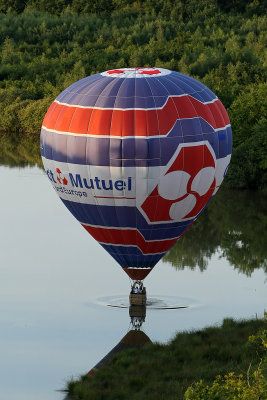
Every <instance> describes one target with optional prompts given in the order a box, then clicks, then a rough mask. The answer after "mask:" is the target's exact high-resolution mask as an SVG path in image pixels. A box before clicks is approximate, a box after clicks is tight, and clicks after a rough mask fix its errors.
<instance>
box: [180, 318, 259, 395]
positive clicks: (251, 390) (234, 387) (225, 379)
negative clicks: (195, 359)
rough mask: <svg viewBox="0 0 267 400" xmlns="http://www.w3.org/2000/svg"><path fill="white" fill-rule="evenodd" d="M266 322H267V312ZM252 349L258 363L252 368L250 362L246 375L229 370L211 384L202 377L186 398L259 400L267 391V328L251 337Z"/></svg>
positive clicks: (189, 390)
mask: <svg viewBox="0 0 267 400" xmlns="http://www.w3.org/2000/svg"><path fill="white" fill-rule="evenodd" d="M264 315H265V322H267V319H266V317H267V314H266V313H264ZM249 347H250V351H251V350H252V354H253V355H254V357H255V358H256V360H257V362H258V365H257V364H256V365H255V366H254V368H253V369H252V368H251V364H252V362H250V364H249V366H248V369H247V373H246V375H244V374H236V373H234V372H229V373H228V374H226V375H224V376H220V375H219V376H217V377H216V379H215V380H214V381H213V382H212V383H211V384H206V383H205V382H204V381H203V380H202V379H201V380H200V381H199V382H196V383H194V384H193V385H192V386H190V387H189V388H188V389H187V390H186V392H185V400H215V399H218V400H230V399H234V400H259V399H265V398H266V397H265V396H266V393H267V330H266V329H262V330H260V331H258V332H257V334H256V335H251V336H250V337H249Z"/></svg>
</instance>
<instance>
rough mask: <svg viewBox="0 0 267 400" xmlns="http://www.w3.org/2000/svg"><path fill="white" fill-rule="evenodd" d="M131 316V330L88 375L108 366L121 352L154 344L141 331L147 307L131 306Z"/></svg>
mask: <svg viewBox="0 0 267 400" xmlns="http://www.w3.org/2000/svg"><path fill="white" fill-rule="evenodd" d="M129 314H130V318H131V329H130V330H129V331H128V332H127V333H126V335H125V336H124V337H123V338H122V339H121V340H120V342H119V343H118V344H117V345H116V346H115V347H114V348H113V349H112V350H111V351H110V352H109V353H108V354H107V355H106V356H105V357H104V358H102V360H101V361H99V362H98V363H97V364H96V365H95V366H94V367H93V368H92V369H90V371H89V372H88V374H87V375H89V376H91V375H94V374H95V372H96V371H97V370H98V369H99V368H101V367H102V366H104V365H107V364H108V363H109V362H110V360H111V358H112V357H113V356H114V355H115V354H117V353H120V352H121V351H124V350H127V349H132V348H134V349H141V348H142V347H143V346H144V345H145V344H147V343H152V342H151V340H150V339H149V337H148V336H147V335H146V334H145V333H144V332H143V331H142V330H141V327H142V324H143V323H144V322H145V317H146V307H145V306H131V307H130V308H129Z"/></svg>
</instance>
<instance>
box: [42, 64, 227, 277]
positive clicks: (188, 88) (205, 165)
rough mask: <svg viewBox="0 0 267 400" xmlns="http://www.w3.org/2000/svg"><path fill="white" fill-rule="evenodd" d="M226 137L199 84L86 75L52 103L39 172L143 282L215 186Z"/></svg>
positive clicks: (221, 115) (165, 73)
mask: <svg viewBox="0 0 267 400" xmlns="http://www.w3.org/2000/svg"><path fill="white" fill-rule="evenodd" d="M231 150H232V132H231V127H230V122H229V118H228V115H227V113H226V110H225V108H224V106H223V105H222V103H221V102H220V100H219V99H218V98H217V97H216V95H215V94H214V93H213V92H212V91H211V90H209V89H208V88H207V87H206V86H204V85H203V84H202V83H200V82H198V81H197V80H195V79H193V78H191V77H189V76H186V75H184V74H181V73H178V72H174V71H170V70H166V69H162V68H121V69H116V70H110V71H106V72H103V73H99V74H96V75H92V76H89V77H86V78H84V79H82V80H80V81H78V82H76V83H74V84H73V85H71V86H70V87H68V88H67V89H66V90H64V91H63V92H62V93H61V94H60V95H59V96H58V97H57V98H56V100H55V101H54V102H53V103H52V104H51V106H50V108H49V109H48V111H47V114H46V116H45V118H44V121H43V126H42V131H41V154H42V159H43V164H44V167H45V170H46V174H47V176H48V178H49V179H50V181H51V183H52V185H53V187H54V189H55V190H56V192H57V194H58V195H59V197H60V199H61V200H62V201H63V203H64V204H65V205H66V207H67V208H68V209H69V210H70V212H71V213H72V214H73V215H74V217H75V218H77V220H78V221H79V222H80V223H81V224H82V226H83V227H84V228H85V229H86V230H87V231H88V232H89V233H90V234H91V235H92V236H93V237H94V238H95V239H96V240H97V241H98V242H99V243H100V244H101V245H102V246H103V247H104V249H105V250H107V251H108V252H109V253H110V254H111V256H112V257H114V259H115V260H116V261H117V262H118V263H119V264H120V265H121V267H122V268H123V269H124V270H125V272H127V274H128V275H129V276H130V277H131V278H132V279H144V278H145V277H146V275H147V274H148V273H149V272H150V271H151V269H152V268H153V267H154V266H155V264H156V263H157V262H158V261H159V260H160V259H161V257H162V256H163V255H164V253H165V252H166V251H167V250H168V249H169V248H170V247H171V246H172V245H173V244H174V243H175V242H176V241H177V240H178V239H179V237H181V235H182V234H183V233H184V232H185V231H186V229H187V228H188V227H189V226H190V225H191V224H192V223H193V222H194V221H195V219H196V218H197V217H198V215H199V214H200V213H201V211H202V210H203V208H204V207H205V206H206V204H207V202H208V201H209V200H210V198H211V197H212V196H213V195H214V194H215V193H216V191H217V190H218V188H219V186H220V185H221V183H222V180H223V178H224V175H225V173H226V170H227V167H228V165H229V162H230V157H231Z"/></svg>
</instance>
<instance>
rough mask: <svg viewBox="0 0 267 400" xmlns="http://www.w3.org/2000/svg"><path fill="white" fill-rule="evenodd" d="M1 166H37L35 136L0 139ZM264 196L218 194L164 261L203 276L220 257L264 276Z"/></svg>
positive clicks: (266, 226)
mask: <svg viewBox="0 0 267 400" xmlns="http://www.w3.org/2000/svg"><path fill="white" fill-rule="evenodd" d="M0 148H1V154H0V165H8V166H9V167H23V166H27V165H39V166H40V167H41V166H42V162H41V157H40V144H39V134H36V135H32V134H31V135H25V134H24V135H22V134H18V133H11V132H10V133H5V134H0ZM266 211H267V196H266V195H264V194H262V193H260V192H252V191H240V190H239V191H237V190H229V189H224V188H221V189H220V190H219V192H218V193H217V194H216V196H215V197H214V199H212V201H211V202H210V204H209V205H208V207H207V208H206V210H204V212H203V214H202V215H201V216H200V217H199V219H197V221H196V222H195V223H194V224H193V225H192V226H191V227H190V228H189V229H188V231H187V232H186V233H185V235H184V236H183V237H182V238H181V239H180V240H179V241H178V242H177V243H176V244H175V245H174V246H173V247H172V248H171V249H170V250H169V252H168V253H167V254H166V255H165V256H164V258H163V262H169V263H171V264H172V265H173V266H174V267H176V268H177V269H184V268H185V267H189V268H191V269H195V268H197V267H198V268H199V269H200V270H201V271H204V270H205V269H206V268H207V266H208V262H209V260H210V259H211V257H212V256H213V255H214V254H215V253H217V252H218V253H219V256H220V257H225V258H226V260H227V261H228V262H229V263H230V264H231V265H232V266H233V267H234V268H236V269H238V270H239V271H240V272H242V273H244V274H246V275H247V276H250V275H251V274H252V272H253V271H254V270H255V269H258V268H263V270H264V271H265V272H266V273H267V212H266Z"/></svg>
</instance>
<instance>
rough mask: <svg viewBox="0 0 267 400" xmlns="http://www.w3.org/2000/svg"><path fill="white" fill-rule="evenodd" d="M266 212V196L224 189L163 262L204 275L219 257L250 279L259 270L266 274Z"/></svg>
mask: <svg viewBox="0 0 267 400" xmlns="http://www.w3.org/2000/svg"><path fill="white" fill-rule="evenodd" d="M266 211H267V196H266V195H264V194H261V193H259V192H251V191H236V190H229V189H224V188H221V189H220V190H219V192H218V193H217V194H216V196H215V197H214V199H212V201H211V202H210V204H209V205H208V207H207V208H206V210H205V211H204V212H203V215H202V216H201V217H199V219H198V220H197V221H196V222H195V223H194V224H193V225H192V226H191V227H190V228H189V229H188V231H187V232H186V233H185V235H184V236H183V237H182V238H181V239H180V240H179V241H178V242H176V244H175V245H174V246H173V247H172V248H171V249H170V250H169V252H168V253H167V254H166V255H165V256H164V258H163V262H169V263H171V264H172V265H173V266H174V267H175V268H177V269H184V268H185V267H189V268H191V269H195V268H197V267H198V268H199V269H200V270H201V271H204V270H205V269H206V268H207V266H208V262H209V260H210V259H211V257H212V256H213V255H214V254H215V253H218V254H219V257H220V258H222V257H224V258H226V260H227V261H228V262H229V263H230V264H231V265H232V266H233V267H234V268H235V269H238V271H240V272H242V273H244V274H246V275H247V276H250V275H251V274H252V272H253V271H254V270H255V269H259V268H262V269H263V270H264V271H265V273H267V212H266Z"/></svg>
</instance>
